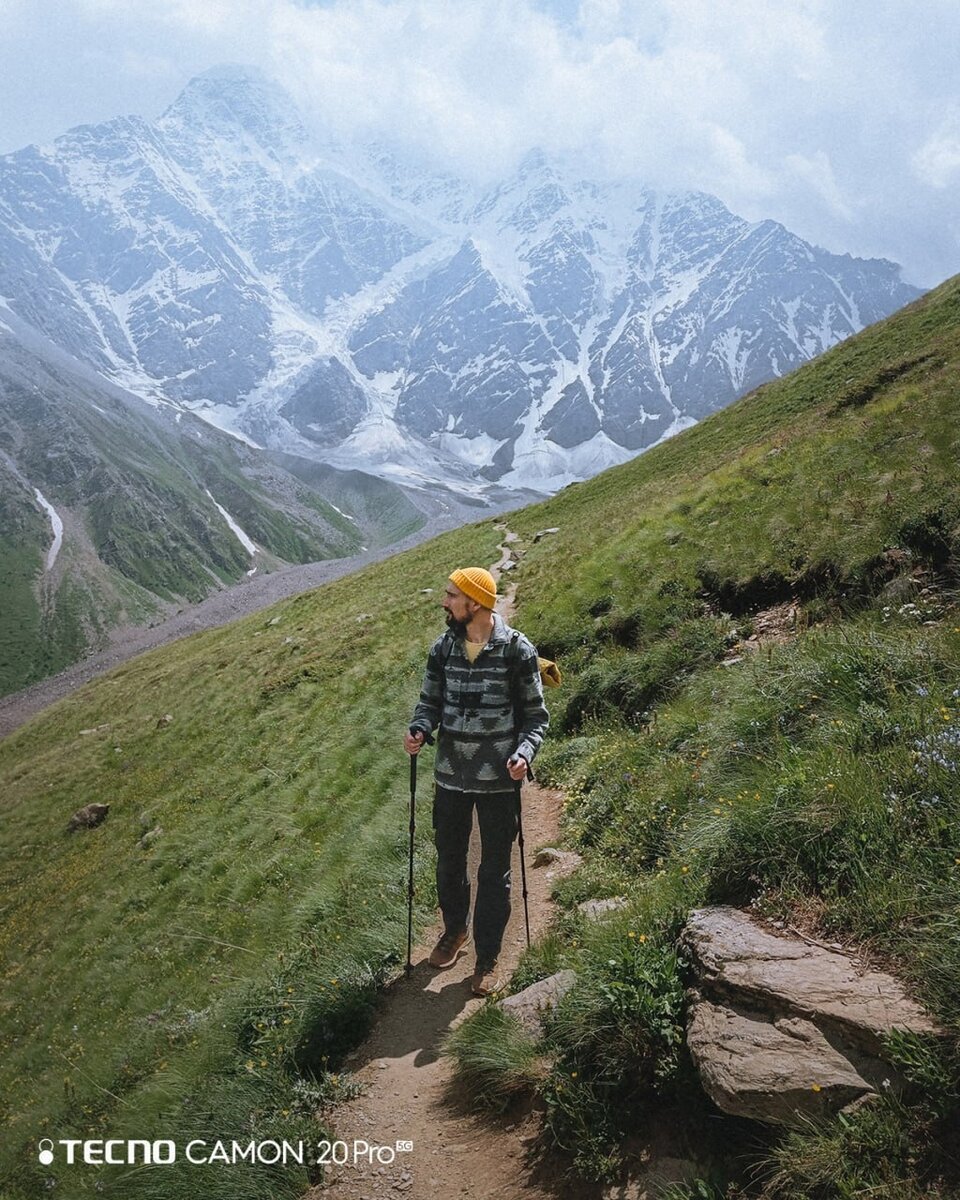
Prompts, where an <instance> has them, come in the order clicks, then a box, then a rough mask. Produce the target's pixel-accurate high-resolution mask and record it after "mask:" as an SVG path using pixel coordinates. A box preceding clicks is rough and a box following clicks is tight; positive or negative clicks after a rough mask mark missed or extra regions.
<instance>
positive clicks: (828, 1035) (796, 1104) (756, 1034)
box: [681, 908, 938, 1124]
mask: <svg viewBox="0 0 960 1200" xmlns="http://www.w3.org/2000/svg"><path fill="white" fill-rule="evenodd" d="M681 947H682V949H683V952H684V953H685V955H686V957H687V958H688V960H689V961H690V964H691V967H692V970H693V974H694V985H693V987H692V989H691V991H690V993H689V995H688V999H689V1005H688V1018H687V1044H688V1046H689V1048H690V1053H691V1056H692V1058H693V1061H694V1062H695V1063H696V1065H697V1068H698V1070H699V1072H700V1078H701V1081H702V1083H703V1086H704V1089H705V1091H706V1092H707V1094H708V1095H709V1096H710V1098H711V1099H712V1100H713V1101H714V1103H715V1104H716V1105H717V1106H718V1107H719V1108H721V1109H723V1111H724V1112H728V1113H733V1114H735V1115H737V1116H745V1117H751V1118H753V1119H755V1120H760V1121H767V1122H772V1123H775V1124H795V1123H798V1122H802V1121H804V1120H806V1119H809V1118H816V1117H822V1116H824V1115H825V1114H828V1113H832V1112H836V1111H837V1110H839V1109H842V1108H845V1107H846V1106H848V1105H850V1104H851V1103H854V1102H859V1101H861V1100H863V1099H864V1098H865V1097H869V1096H871V1095H873V1094H875V1093H876V1092H877V1091H878V1089H880V1088H885V1087H890V1088H894V1089H896V1090H899V1089H900V1088H901V1087H902V1084H903V1080H902V1079H901V1078H900V1076H899V1074H898V1072H897V1071H896V1069H895V1068H894V1067H893V1066H892V1065H891V1064H890V1063H889V1061H887V1059H886V1057H885V1051H884V1047H883V1039H884V1036H885V1035H886V1034H888V1033H890V1032H891V1031H892V1030H894V1029H903V1030H909V1031H912V1032H915V1033H920V1034H933V1033H937V1032H938V1029H937V1026H936V1024H935V1023H934V1022H933V1021H932V1020H931V1018H930V1016H929V1015H928V1014H927V1013H926V1012H925V1011H924V1009H923V1008H921V1007H920V1005H918V1004H917V1003H916V1002H915V1001H913V1000H911V999H910V997H909V996H908V995H907V994H906V991H905V990H904V988H903V986H902V985H901V984H900V983H899V982H898V981H897V980H896V979H894V978H893V976H891V975H888V974H886V973H885V972H883V971H875V970H872V969H870V968H868V967H865V966H862V965H860V964H858V963H857V962H855V961H854V960H853V959H852V958H850V957H849V956H848V955H846V954H843V953H840V952H838V951H836V950H832V949H830V948H828V947H824V946H818V945H816V944H812V943H810V942H809V941H806V940H803V939H801V938H797V937H788V936H783V935H777V934H774V933H771V932H770V931H769V930H767V929H765V928H763V926H761V925H760V924H759V922H758V921H757V920H756V919H755V918H753V917H752V916H750V915H749V914H748V913H744V912H740V911H739V910H737V909H733V908H712V909H700V910H698V911H695V912H693V913H691V915H690V917H689V919H688V921H687V925H686V927H685V929H684V931H683V934H682V935H681Z"/></svg>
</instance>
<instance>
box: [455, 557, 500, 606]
mask: <svg viewBox="0 0 960 1200" xmlns="http://www.w3.org/2000/svg"><path fill="white" fill-rule="evenodd" d="M450 582H451V583H452V584H453V585H454V587H458V588H459V589H460V591H461V592H463V594H464V595H465V596H469V597H470V599H471V600H476V602H477V603H478V604H482V605H483V607H484V608H493V606H494V605H495V604H496V602H497V583H496V580H495V579H494V578H493V576H492V575H491V574H490V572H489V571H485V570H484V569H483V567H464V568H463V569H462V570H461V569H460V568H458V569H457V570H456V571H454V572H453V574H452V575H451V576H450Z"/></svg>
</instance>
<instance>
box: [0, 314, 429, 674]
mask: <svg viewBox="0 0 960 1200" xmlns="http://www.w3.org/2000/svg"><path fill="white" fill-rule="evenodd" d="M34 343H36V344H30V345H28V344H22V343H21V342H19V341H18V340H17V339H16V338H15V337H13V336H12V335H10V334H7V333H6V332H0V518H2V520H0V567H2V570H0V694H6V693H8V692H13V691H17V690H18V689H20V688H21V687H24V686H26V685H27V684H29V683H32V682H34V681H35V680H37V679H40V678H43V677H44V676H46V675H50V674H53V673H55V672H57V671H59V670H61V669H62V668H63V667H65V666H68V665H69V664H70V663H73V662H75V661H76V660H77V659H78V658H81V657H82V656H83V653H84V652H85V651H87V650H88V649H91V648H93V649H99V648H101V647H102V646H103V644H104V642H105V640H106V638H107V635H108V634H109V631H110V630H111V629H112V628H114V627H116V626H117V625H122V624H140V623H143V622H145V621H147V620H148V619H150V618H151V617H152V616H155V615H156V614H158V613H162V612H169V611H170V610H171V609H172V608H173V607H175V606H177V605H180V604H183V603H197V602H199V601H201V600H203V599H204V598H205V597H206V596H207V595H209V594H210V592H211V591H212V590H213V589H215V588H217V587H221V586H223V585H226V584H230V583H235V582H237V581H238V580H242V579H243V578H244V576H245V574H246V572H247V571H248V570H249V569H250V568H251V565H252V566H254V567H256V568H257V569H258V570H260V571H265V570H266V571H269V570H273V569H275V568H276V567H277V566H281V565H285V564H287V563H304V562H315V561H318V560H320V559H325V558H340V557H345V556H348V555H352V554H356V553H358V552H359V551H360V549H361V547H369V546H373V545H383V544H388V543H389V542H390V541H392V540H395V539H396V538H397V537H402V536H404V535H405V534H406V533H409V532H412V531H413V530H416V529H418V528H420V526H421V525H422V524H423V521H424V518H423V516H422V514H420V513H419V512H418V511H417V509H416V508H415V507H414V505H413V504H412V503H411V502H410V500H409V499H408V498H407V497H406V496H405V495H404V493H403V492H402V491H401V490H400V489H399V488H398V487H396V486H395V485H392V484H389V483H387V482H385V481H382V480H377V479H374V478H373V477H372V476H364V475H363V474H362V473H361V472H358V471H351V472H343V471H337V470H335V469H334V468H332V467H327V466H323V465H321V464H316V466H315V467H314V466H313V465H312V464H310V463H303V462H302V461H301V460H298V459H296V458H293V457H292V456H283V460H284V461H281V459H280V456H276V455H271V454H268V453H266V452H264V451H260V450H255V449H253V448H251V447H249V446H246V445H244V444H242V443H240V442H239V441H237V440H236V439H235V438H232V437H230V436H229V435H227V434H225V433H222V432H221V431H220V430H217V429H214V428H212V427H211V426H210V425H208V424H206V423H205V422H203V421H201V420H200V419H199V418H198V417H195V416H193V415H192V414H189V413H183V412H174V411H173V410H172V409H170V408H165V407H151V406H150V405H148V404H146V403H144V402H143V401H141V400H139V399H138V398H137V397H135V396H133V395H131V394H130V393H127V392H124V391H122V390H121V389H120V388H117V387H113V386H111V385H110V384H108V383H106V382H105V381H103V380H98V379H97V377H96V376H94V375H93V373H92V372H91V371H89V370H88V369H85V368H82V367H81V365H80V364H79V363H76V362H74V361H73V360H71V359H70V358H69V357H68V356H67V355H65V354H63V353H62V352H60V351H56V350H55V348H52V347H49V346H47V345H45V344H44V343H43V342H42V339H39V338H34ZM291 468H296V469H295V470H293V469H291ZM37 488H38V489H40V491H41V492H42V494H43V495H44V496H45V497H46V498H47V500H48V501H49V502H50V503H51V504H52V505H53V506H54V508H55V509H56V510H57V512H58V514H60V515H61V516H62V518H63V519H64V520H65V538H64V544H63V549H62V551H61V555H60V557H59V558H58V560H57V563H56V565H55V569H53V570H51V571H45V570H44V559H45V557H46V550H47V547H48V545H49V544H50V542H51V541H52V533H51V527H50V521H49V519H48V518H47V517H46V516H45V514H44V513H43V512H42V509H41V508H40V505H39V504H38V502H37V500H36V498H35V494H34V489H37ZM334 501H336V502H334ZM354 504H356V506H357V507H356V509H355V510H353V509H352V506H353V505H354ZM219 506H222V507H223V508H224V509H225V510H226V511H227V512H229V513H230V515H231V517H232V518H233V520H235V521H236V522H237V523H238V524H239V526H240V527H241V528H242V529H243V530H244V532H245V533H246V534H247V535H248V536H249V537H250V538H252V539H253V541H254V542H255V543H256V545H257V546H258V547H259V551H258V557H257V559H256V560H252V559H251V556H250V555H249V554H248V552H247V550H246V549H245V548H244V546H243V545H242V544H241V542H240V540H239V539H238V538H237V537H236V536H235V534H234V533H233V532H232V531H231V529H230V527H229V526H228V523H227V521H226V520H225V518H224V516H223V514H222V512H221V511H220V507H219ZM342 509H348V510H351V511H350V515H349V516H348V515H347V514H346V513H345V512H343V511H341V510H342Z"/></svg>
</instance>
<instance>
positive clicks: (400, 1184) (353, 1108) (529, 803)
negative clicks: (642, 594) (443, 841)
mask: <svg viewBox="0 0 960 1200" xmlns="http://www.w3.org/2000/svg"><path fill="white" fill-rule="evenodd" d="M499 528H502V529H503V532H504V541H503V544H502V546H501V553H502V557H501V558H500V560H499V562H497V563H496V564H495V565H494V566H493V567H492V568H491V570H492V572H493V574H494V576H495V577H497V578H498V580H499V579H501V578H502V577H503V575H504V573H505V572H506V571H507V570H508V569H509V568H510V566H512V564H513V563H514V562H515V559H514V557H513V553H512V551H511V544H512V543H513V542H514V541H515V540H516V535H515V534H512V533H511V532H510V531H508V530H507V529H506V527H499ZM515 591H516V588H515V587H513V586H510V587H506V588H505V589H504V590H503V591H502V594H501V596H500V599H499V600H498V604H497V610H498V611H499V612H500V614H501V615H502V616H503V617H504V618H505V619H506V620H508V621H509V620H510V619H511V614H512V611H513V599H514V594H515ZM428 791H432V787H431V784H430V781H429V780H424V786H423V792H424V795H423V796H421V797H420V811H419V814H418V816H419V819H420V820H423V819H424V815H425V814H429V811H430V810H429V805H428V795H427V793H428ZM560 808H561V796H560V794H559V793H558V792H556V791H553V790H551V789H549V788H541V787H539V786H538V785H536V784H529V783H528V784H526V785H525V786H524V788H523V831H524V840H525V847H526V860H527V886H528V892H529V897H528V904H529V912H530V933H531V938H534V939H535V938H536V937H537V935H538V934H539V933H540V932H541V931H543V930H544V929H545V928H546V926H547V924H548V922H549V919H550V916H551V911H552V904H551V901H550V891H551V888H552V886H553V883H554V879H555V873H554V870H553V869H551V868H549V867H546V868H538V869H534V868H533V866H532V862H533V855H534V852H535V851H536V849H537V848H538V847H541V846H545V845H549V844H551V843H554V842H555V841H556V838H557V834H558V828H559V817H560ZM478 841H479V839H478V837H477V831H476V828H474V837H473V840H472V841H471V847H470V871H471V877H474V878H475V875H476V866H477V855H478V850H479V846H478ZM520 880H521V872H520V857H519V847H518V846H517V845H515V846H514V858H513V896H512V903H513V907H512V912H511V916H510V922H509V924H508V925H507V930H506V935H505V937H504V943H503V951H502V953H501V957H500V963H501V966H502V967H503V969H504V977H505V978H509V975H510V973H511V972H512V971H513V970H514V968H515V967H516V965H517V962H518V960H519V958H520V955H521V953H522V951H523V949H524V947H525V945H526V935H525V930H524V912H523V901H522V897H521V888H520ZM440 932H441V927H440V925H439V923H438V924H437V925H436V926H435V927H434V928H433V929H431V930H429V931H428V933H427V936H426V937H425V940H424V941H423V942H422V943H421V944H420V945H419V946H417V947H416V948H415V950H414V953H413V963H414V969H413V972H412V974H411V976H410V978H409V979H408V978H406V977H405V976H401V977H400V978H399V979H398V980H397V981H396V982H395V983H394V984H393V985H392V986H391V987H390V988H389V989H388V990H387V993H386V995H385V997H384V1002H383V1008H382V1012H381V1016H380V1018H379V1020H378V1022H377V1024H376V1026H375V1027H374V1030H373V1032H372V1033H371V1035H370V1037H369V1038H368V1039H367V1041H366V1042H365V1043H364V1045H363V1046H361V1047H360V1048H359V1049H358V1050H357V1051H356V1052H355V1053H354V1054H353V1055H352V1056H351V1057H350V1058H349V1059H348V1061H347V1064H346V1065H347V1067H348V1068H349V1069H350V1071H351V1072H352V1073H353V1074H354V1076H355V1078H356V1079H357V1081H358V1082H359V1083H360V1085H361V1087H362V1092H361V1094H360V1095H359V1096H358V1097H357V1098H356V1099H355V1100H352V1101H350V1102H348V1103H346V1104H344V1105H342V1106H341V1107H339V1108H338V1109H337V1110H336V1112H335V1113H334V1114H333V1116H332V1122H331V1123H332V1125H333V1128H334V1131H335V1137H336V1138H338V1139H341V1140H342V1141H343V1142H345V1143H346V1144H347V1146H348V1147H350V1149H351V1152H352V1150H353V1145H354V1142H355V1141H358V1142H364V1143H367V1144H369V1145H371V1146H388V1147H395V1146H396V1145H397V1143H398V1142H400V1143H408V1144H412V1149H411V1150H403V1151H400V1152H397V1153H396V1157H395V1159H394V1161H393V1162H392V1163H391V1164H389V1165H381V1164H378V1163H376V1162H374V1163H372V1164H371V1163H369V1162H359V1163H357V1164H356V1165H354V1164H353V1162H350V1163H349V1164H348V1165H344V1166H340V1167H334V1168H333V1169H332V1170H331V1171H330V1173H329V1175H328V1176H327V1177H326V1179H325V1180H324V1182H323V1184H321V1185H319V1186H317V1187H315V1188H313V1189H311V1191H310V1192H309V1193H307V1196H306V1197H305V1198H304V1200H324V1198H325V1197H329V1196H335V1197H337V1200H340V1198H342V1200H365V1198H366V1200H379V1198H387V1197H396V1196H402V1195H408V1196H411V1197H413V1198H415V1200H433V1198H434V1197H436V1198H440V1197H443V1198H444V1200H450V1198H453V1197H462V1196H468V1197H477V1198H483V1200H521V1198H523V1200H546V1198H548V1197H551V1198H556V1197H574V1196H584V1195H587V1194H590V1193H589V1192H588V1191H584V1190H581V1189H580V1188H576V1187H575V1188H574V1189H573V1190H569V1191H568V1190H565V1188H564V1186H563V1183H562V1180H560V1179H558V1178H552V1177H551V1174H552V1173H554V1172H555V1170H556V1168H555V1167H552V1166H551V1167H549V1168H548V1169H547V1170H545V1171H544V1170H542V1169H540V1168H538V1167H537V1165H536V1164H537V1162H538V1161H539V1158H540V1155H539V1154H538V1153H537V1144H538V1143H539V1134H540V1128H541V1123H540V1117H539V1114H538V1113H535V1112H531V1113H527V1114H525V1115H521V1116H519V1117H518V1116H516V1115H514V1116H513V1117H512V1118H511V1117H508V1118H505V1119H503V1120H496V1119H492V1118H491V1117H490V1116H489V1115H487V1114H485V1113H483V1112H478V1111H476V1109H475V1108H474V1107H473V1106H471V1104H470V1103H469V1101H468V1100H467V1099H466V1098H465V1097H464V1096H462V1094H461V1093H460V1091H459V1089H458V1087H457V1085H456V1083H455V1082H454V1078H453V1068H452V1065H451V1063H450V1062H449V1060H447V1059H445V1058H442V1057H441V1056H440V1047H441V1043H442V1041H443V1038H444V1036H445V1035H446V1034H447V1033H448V1032H449V1030H451V1029H453V1028H454V1027H455V1026H456V1025H457V1024H458V1023H459V1022H460V1021H462V1020H463V1019H464V1018H465V1017H467V1016H469V1015H470V1014H471V1013H473V1012H475V1011H476V1010H477V1008H478V1007H480V1005H482V1004H483V1003H484V1001H483V1000H480V999H477V998H475V997H474V996H472V995H471V993H470V988H469V983H468V980H469V976H470V974H471V972H472V970H473V959H474V955H473V948H472V945H470V946H469V947H468V953H466V954H464V955H462V956H461V957H460V959H459V961H458V962H457V963H456V965H455V966H453V967H450V968H448V969H446V970H442V971H437V970H434V969H433V968H432V967H430V966H429V965H428V963H427V956H428V954H429V953H430V949H431V947H432V946H433V944H434V942H435V941H436V939H437V938H438V937H439V935H440Z"/></svg>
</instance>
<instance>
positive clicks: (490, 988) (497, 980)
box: [470, 959, 503, 996]
mask: <svg viewBox="0 0 960 1200" xmlns="http://www.w3.org/2000/svg"><path fill="white" fill-rule="evenodd" d="M470 991H471V992H473V994H474V995H475V996H492V995H493V993H494V992H502V991H503V979H502V977H501V975H500V973H499V972H498V971H497V962H496V959H494V961H493V962H492V963H481V962H478V963H477V965H476V967H475V968H474V972H473V974H472V975H471V976H470Z"/></svg>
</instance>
